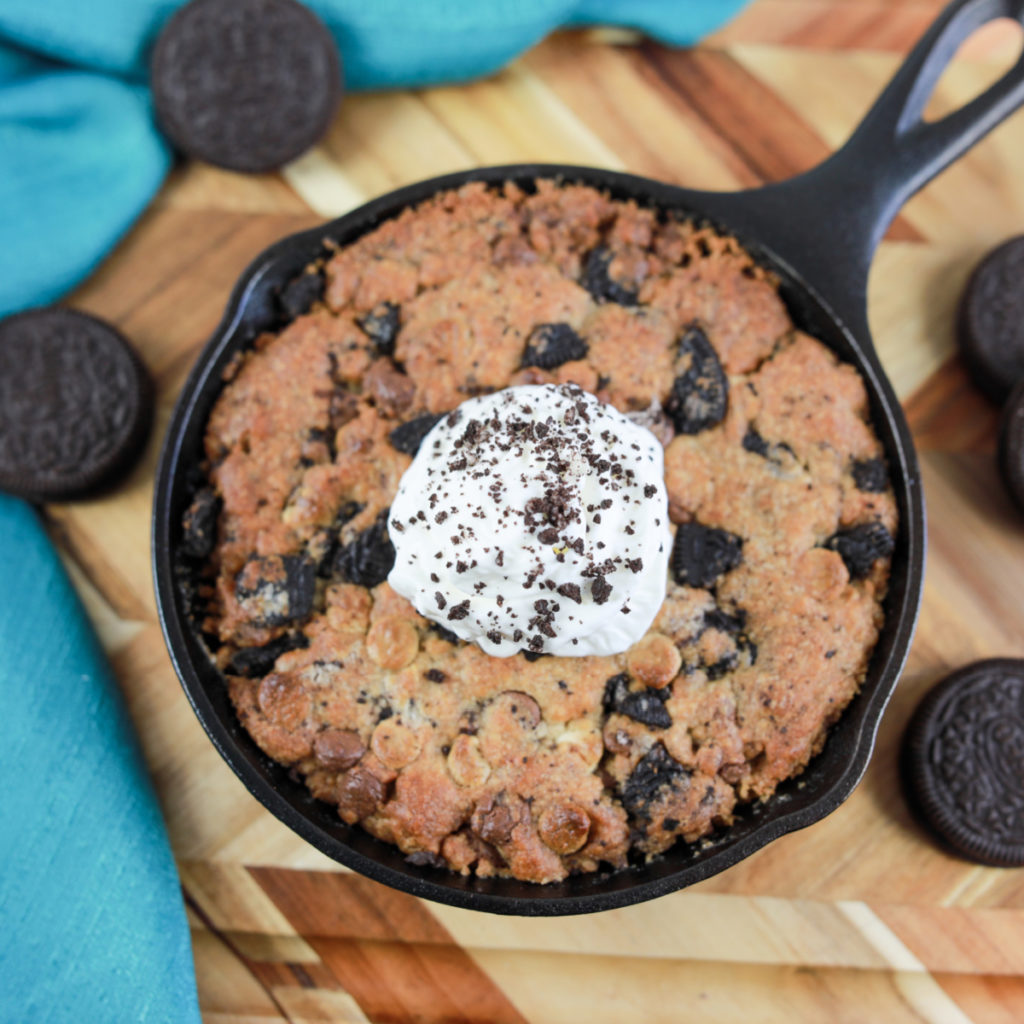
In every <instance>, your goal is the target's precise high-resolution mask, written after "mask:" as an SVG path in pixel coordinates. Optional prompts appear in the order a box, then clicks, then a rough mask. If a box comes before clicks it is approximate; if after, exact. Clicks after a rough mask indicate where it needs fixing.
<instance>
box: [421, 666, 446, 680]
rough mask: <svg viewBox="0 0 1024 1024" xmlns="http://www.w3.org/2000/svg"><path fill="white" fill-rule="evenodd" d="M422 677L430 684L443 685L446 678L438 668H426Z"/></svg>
mask: <svg viewBox="0 0 1024 1024" xmlns="http://www.w3.org/2000/svg"><path fill="white" fill-rule="evenodd" d="M423 677H424V678H425V679H429V680H430V681H431V682H432V683H443V682H444V681H445V680H446V679H447V678H448V676H446V675H445V674H444V672H442V671H441V670H440V669H439V668H428V669H427V671H426V672H424V673H423Z"/></svg>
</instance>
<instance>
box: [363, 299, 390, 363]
mask: <svg viewBox="0 0 1024 1024" xmlns="http://www.w3.org/2000/svg"><path fill="white" fill-rule="evenodd" d="M400 318H401V312H400V310H399V308H398V306H396V305H395V304H394V303H393V302H382V303H380V304H379V305H377V306H374V308H373V310H372V311H371V312H369V313H367V314H366V316H364V317H360V318H359V319H357V320H356V323H357V324H358V325H359V326H360V327H361V328H362V330H363V333H364V334H365V335H366V336H367V337H368V338H369V339H370V341H371V342H373V347H374V349H375V350H376V352H377V354H378V355H382V356H390V355H393V354H394V351H395V339H396V338H397V337H398V329H399V326H400Z"/></svg>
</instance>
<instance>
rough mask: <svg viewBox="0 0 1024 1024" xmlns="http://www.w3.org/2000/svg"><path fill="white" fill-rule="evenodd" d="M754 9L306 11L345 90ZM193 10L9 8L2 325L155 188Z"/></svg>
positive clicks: (94, 248) (706, 25)
mask: <svg viewBox="0 0 1024 1024" xmlns="http://www.w3.org/2000/svg"><path fill="white" fill-rule="evenodd" d="M744 2H745V0H310V2H309V6H310V7H312V8H313V9H314V10H315V11H316V12H317V13H318V14H319V15H320V17H321V18H322V19H323V20H324V22H325V23H326V24H327V25H328V27H329V28H330V29H331V31H332V32H333V34H334V36H335V38H336V39H337V41H338V46H339V48H340V51H341V56H342V62H343V64H344V68H345V79H346V83H347V86H348V88H349V89H353V90H358V89H378V88H391V87H396V86H405V85H423V84H425V83H428V82H439V81H459V80H464V79H468V78H474V77H477V76H480V75H484V74H488V73H490V72H492V71H496V70H497V69H498V68H500V67H501V66H502V65H503V64H505V63H506V62H507V61H509V60H510V59H511V58H512V57H514V56H515V55H516V54H517V53H519V52H521V51H522V50H524V49H526V48H527V47H529V46H531V45H532V44H533V43H535V42H537V41H538V40H539V39H541V38H542V37H543V36H544V35H545V34H546V33H548V32H549V31H551V30H552V29H553V28H555V27H557V26H559V25H597V24H616V25H625V26H629V27H632V28H637V29H640V30H642V31H644V32H646V33H647V34H649V35H651V36H654V37H656V38H659V39H662V40H664V41H665V42H667V43H671V44H673V45H679V46H682V45H687V44H689V43H692V42H694V41H695V40H697V39H699V38H700V37H701V36H703V35H705V34H706V33H708V32H710V31H711V30H712V29H714V28H716V27H717V26H718V25H720V24H721V23H722V22H723V21H725V20H726V19H727V18H729V17H731V16H732V15H733V14H734V13H735V12H736V11H737V10H739V8H740V7H742V6H743V3H744ZM180 5H181V0H0V316H2V315H4V314H5V313H11V312H14V311H16V310H19V309H25V308H27V307H29V306H35V305H39V304H41V303H45V302H50V301H52V300H54V299H56V298H58V297H59V296H61V295H62V294H64V293H65V292H66V291H67V290H68V289H69V288H71V287H72V286H73V285H75V284H77V283H78V282H79V281H80V280H82V278H84V277H85V275H86V274H88V273H89V271H90V270H92V269H93V267H95V266H96V264H97V263H98V262H99V261H100V260H101V259H102V258H103V256H104V255H105V254H106V253H107V252H108V251H109V250H110V249H111V248H112V247H113V245H114V243H115V242H116V241H117V240H118V238H120V237H121V235H122V234H124V232H125V231H126V230H127V228H128V227H129V226H130V225H131V223H132V222H133V221H134V220H135V218H136V217H137V216H138V215H139V213H140V212H141V211H142V209H143V208H144V207H145V205H146V203H147V202H148V201H149V199H150V197H151V196H152V195H153V193H154V192H155V191H156V190H157V188H158V187H159V185H160V182H161V181H162V180H163V177H164V175H165V174H166V173H167V169H168V167H169V166H170V163H171V153H170V151H169V149H168V147H167V145H166V143H165V142H164V141H163V139H162V138H161V137H160V135H159V133H158V132H157V130H156V127H155V125H154V123H153V117H152V109H151V105H150V101H149V96H148V93H147V90H146V87H145V86H146V57H147V54H148V52H149V49H150V47H151V46H152V44H153V41H154V39H155V38H156V35H157V34H158V32H159V30H160V26H161V25H163V23H164V22H165V21H166V20H167V17H168V15H169V14H170V13H171V12H172V11H173V10H174V9H175V8H176V7H178V6H180Z"/></svg>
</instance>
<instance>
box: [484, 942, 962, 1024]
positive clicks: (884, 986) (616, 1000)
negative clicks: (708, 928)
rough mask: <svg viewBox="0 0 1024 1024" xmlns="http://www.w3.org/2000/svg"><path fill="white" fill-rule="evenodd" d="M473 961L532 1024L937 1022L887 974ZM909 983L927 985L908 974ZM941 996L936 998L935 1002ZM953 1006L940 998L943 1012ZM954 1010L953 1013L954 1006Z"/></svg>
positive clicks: (950, 1023)
mask: <svg viewBox="0 0 1024 1024" xmlns="http://www.w3.org/2000/svg"><path fill="white" fill-rule="evenodd" d="M473 957H474V959H475V960H476V961H477V963H479V964H480V966H481V967H483V968H484V969H485V970H486V971H487V972H488V973H489V974H490V975H491V976H492V977H493V978H495V980H496V981H497V982H498V983H499V984H500V985H501V987H502V988H503V989H504V990H505V991H506V992H507V993H508V994H509V996H510V997H511V998H512V999H513V1000H514V1001H515V1002H516V1004H517V1005H518V1006H519V1008H520V1010H521V1011H522V1012H523V1013H524V1014H525V1015H526V1016H527V1017H528V1018H529V1019H530V1020H531V1021H532V1022H533V1024H556V1022H557V1024H561V1022H563V1021H567V1020H581V1019H585V1020H586V1021H587V1022H588V1024H621V1022H622V1021H624V1020H631V1021H632V1020H642V1021H645V1022H646V1024H677V1022H678V1021H680V1020H687V1019H693V1020H699V1021H701V1024H717V1022H729V1024H733V1022H736V1021H747V1020H756V1021H759V1022H765V1024H771V1022H774V1021H779V1022H783V1021H785V1022H790V1021H794V1020H806V1021H824V1020H827V1021H830V1022H836V1024H847V1022H849V1024H863V1022H864V1021H885V1022H886V1024H903V1022H911V1021H913V1022H916V1024H920V1022H921V1021H922V1020H924V1021H929V1022H932V1024H939V1022H941V1024H954V1022H955V1024H959V1022H961V1021H963V1020H964V1019H965V1018H964V1017H963V1015H962V1014H960V1015H958V1016H955V1017H954V1016H949V1017H946V1018H945V1019H943V1018H942V1017H941V1016H937V1015H935V1013H934V1012H933V1007H931V1006H928V1005H927V1004H925V1003H924V1000H922V999H920V998H919V997H918V996H917V994H916V993H913V994H912V996H913V1001H912V1000H911V998H908V996H907V993H906V992H905V991H904V990H903V987H904V984H905V982H904V978H903V976H901V975H899V974H893V973H890V972H886V971H844V970H824V969H815V970H811V969H806V968H798V967H764V966H755V965H749V964H748V965H745V966H742V967H737V966H736V965H734V964H713V963H703V962H702V963H687V962H683V963H679V962H675V961H657V960H641V961H622V960H617V959H615V958H614V957H597V956H588V957H579V956H573V955H566V954H562V955H552V954H550V953H512V954H510V953H504V952H502V953H494V952H483V951H475V952H474V953H473ZM910 977H912V978H914V979H921V978H922V977H926V976H923V975H920V974H914V975H911V976H910ZM943 994H944V993H943ZM950 1002H951V1000H950V999H949V998H948V997H947V1004H946V1005H947V1006H948V1005H949V1004H950ZM953 1005H955V1004H953Z"/></svg>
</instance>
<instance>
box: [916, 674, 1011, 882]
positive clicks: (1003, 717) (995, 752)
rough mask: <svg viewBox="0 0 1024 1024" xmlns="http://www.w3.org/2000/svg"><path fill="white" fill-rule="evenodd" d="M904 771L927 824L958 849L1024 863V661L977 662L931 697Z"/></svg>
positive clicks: (999, 861) (993, 860)
mask: <svg viewBox="0 0 1024 1024" xmlns="http://www.w3.org/2000/svg"><path fill="white" fill-rule="evenodd" d="M903 771H904V780H905V783H906V786H907V789H908V792H909V796H910V797H911V801H912V803H913V805H914V806H915V807H916V809H917V810H918V811H919V813H920V815H921V817H922V819H923V820H924V822H925V824H927V825H928V826H929V827H930V828H931V829H932V830H933V831H934V832H935V833H936V834H937V835H938V836H939V837H940V838H942V839H943V840H945V842H946V843H947V844H948V845H949V846H950V847H951V848H952V849H953V850H955V851H956V852H957V853H959V854H961V855H962V856H964V857H966V858H968V859H969V860H974V861H977V862H978V863H980V864H990V865H993V866H995V867H1017V866H1020V865H1024V786H1022V784H1021V780H1022V779H1024V660H1021V659H1014V658H994V659H991V660H988V661H978V662H975V663H974V664H972V665H967V666H966V667H964V668H962V669H960V670H958V671H957V672H954V673H953V674H952V675H950V676H948V677H947V678H946V679H944V680H943V681H942V682H941V683H939V684H938V685H937V686H935V687H934V688H933V689H932V690H931V691H929V693H928V694H927V695H926V696H925V698H924V700H923V701H922V702H921V705H920V706H919V707H918V709H917V712H916V713H915V715H914V717H913V719H912V720H911V723H910V726H909V728H908V729H907V733H906V736H905V737H904V743H903Z"/></svg>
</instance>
